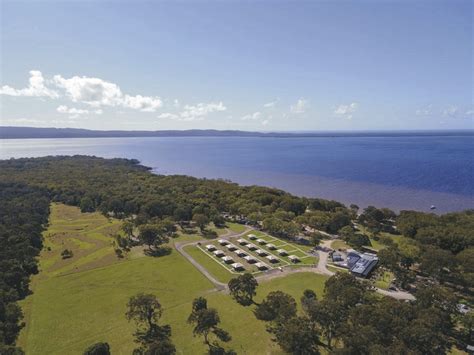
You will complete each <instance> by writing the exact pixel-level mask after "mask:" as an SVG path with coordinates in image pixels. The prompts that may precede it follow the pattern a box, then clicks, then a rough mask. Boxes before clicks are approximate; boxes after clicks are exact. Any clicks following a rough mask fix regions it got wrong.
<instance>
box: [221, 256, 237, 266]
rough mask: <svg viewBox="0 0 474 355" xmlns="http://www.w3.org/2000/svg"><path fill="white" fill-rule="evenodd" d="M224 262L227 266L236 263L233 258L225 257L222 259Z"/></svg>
mask: <svg viewBox="0 0 474 355" xmlns="http://www.w3.org/2000/svg"><path fill="white" fill-rule="evenodd" d="M222 261H223V262H225V263H226V264H233V263H234V259H232V257H230V256H224V257H223V258H222Z"/></svg>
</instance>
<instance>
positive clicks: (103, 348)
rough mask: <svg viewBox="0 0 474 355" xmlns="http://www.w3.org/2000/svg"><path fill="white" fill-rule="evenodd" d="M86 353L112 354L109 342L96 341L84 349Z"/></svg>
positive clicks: (90, 354) (94, 354) (97, 354)
mask: <svg viewBox="0 0 474 355" xmlns="http://www.w3.org/2000/svg"><path fill="white" fill-rule="evenodd" d="M84 355H110V346H109V344H108V343H95V344H93V345H91V346H89V347H88V348H87V349H86V350H85V351H84Z"/></svg>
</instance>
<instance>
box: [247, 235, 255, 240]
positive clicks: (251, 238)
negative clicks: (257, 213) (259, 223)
mask: <svg viewBox="0 0 474 355" xmlns="http://www.w3.org/2000/svg"><path fill="white" fill-rule="evenodd" d="M248 237H249V239H250V240H255V239H257V236H256V235H255V234H249V235H248Z"/></svg>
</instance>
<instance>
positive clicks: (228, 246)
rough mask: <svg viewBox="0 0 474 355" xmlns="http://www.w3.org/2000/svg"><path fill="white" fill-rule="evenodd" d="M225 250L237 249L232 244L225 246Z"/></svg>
mask: <svg viewBox="0 0 474 355" xmlns="http://www.w3.org/2000/svg"><path fill="white" fill-rule="evenodd" d="M226 248H227V250H230V251H234V250H236V249H237V247H236V246H235V245H234V244H228V245H227V246H226Z"/></svg>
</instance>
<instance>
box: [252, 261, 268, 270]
mask: <svg viewBox="0 0 474 355" xmlns="http://www.w3.org/2000/svg"><path fill="white" fill-rule="evenodd" d="M255 266H256V267H257V269H259V270H262V271H263V270H267V269H268V266H267V264H265V263H256V264H255Z"/></svg>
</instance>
